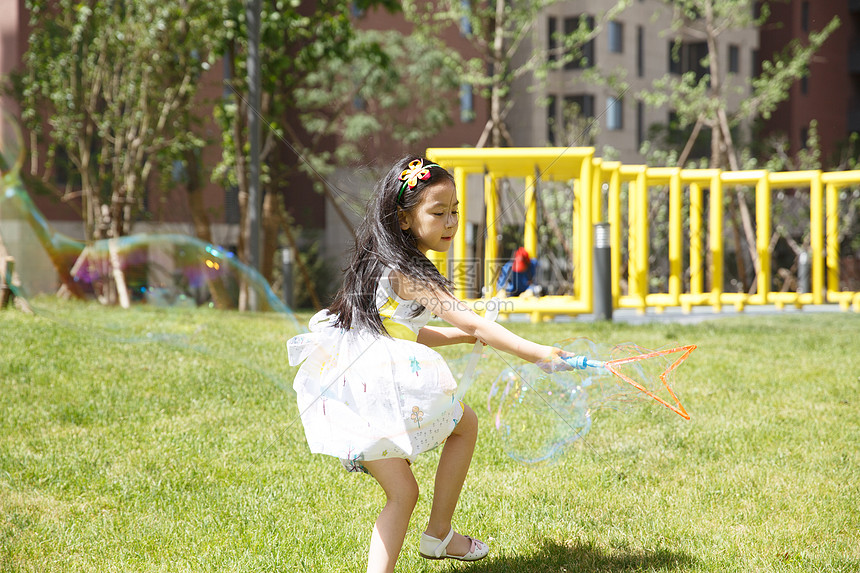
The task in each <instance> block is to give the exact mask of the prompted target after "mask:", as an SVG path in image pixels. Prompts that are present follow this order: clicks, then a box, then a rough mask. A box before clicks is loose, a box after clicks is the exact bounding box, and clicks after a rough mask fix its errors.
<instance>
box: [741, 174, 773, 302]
mask: <svg viewBox="0 0 860 573" xmlns="http://www.w3.org/2000/svg"><path fill="white" fill-rule="evenodd" d="M755 196H756V199H755V212H756V254H757V256H758V287H757V290H756V295H755V300H756V301H760V302H761V304H764V303H765V302H766V301H767V295H768V293H769V292H770V235H771V219H770V215H771V191H770V180H769V178H768V177H762V178H761V179H759V180H758V182H757V183H756V187H755ZM736 255H737V256H738V257H740V256H741V255H742V254H741V253H736Z"/></svg>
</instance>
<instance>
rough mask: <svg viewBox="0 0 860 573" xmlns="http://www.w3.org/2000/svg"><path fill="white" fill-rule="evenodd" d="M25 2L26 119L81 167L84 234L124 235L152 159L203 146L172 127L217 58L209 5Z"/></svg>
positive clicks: (144, 0)
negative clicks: (27, 16)
mask: <svg viewBox="0 0 860 573" xmlns="http://www.w3.org/2000/svg"><path fill="white" fill-rule="evenodd" d="M26 6H27V8H28V10H29V11H30V22H29V25H30V27H31V29H32V34H31V35H30V38H29V46H28V49H27V52H26V53H25V54H24V69H23V71H22V73H21V74H20V76H19V77H18V78H17V79H16V86H17V96H18V100H19V103H20V104H21V107H22V118H23V120H24V122H25V125H26V127H27V128H29V129H30V130H31V131H32V132H33V133H35V134H36V136H37V138H38V140H39V142H40V145H42V146H44V147H45V148H47V149H48V154H49V157H51V158H53V157H55V156H56V155H57V154H58V153H62V156H63V157H67V158H68V160H69V161H70V162H71V164H72V166H73V167H74V169H75V170H76V171H77V172H78V173H79V174H80V182H81V185H82V187H83V194H84V210H85V217H86V220H87V235H88V237H90V238H99V237H102V236H105V235H110V236H118V235H122V234H125V233H126V232H127V231H128V229H129V225H130V223H131V221H132V219H133V217H134V215H135V208H137V207H139V206H140V204H141V201H142V198H143V196H144V193H145V188H146V183H147V179H148V176H149V174H150V172H151V171H152V169H153V168H155V167H157V166H158V165H160V166H161V167H164V168H170V167H171V164H170V161H168V160H163V161H159V159H164V158H166V157H168V156H175V155H177V154H179V153H180V152H181V151H182V150H184V149H188V148H193V147H199V146H200V145H201V144H202V142H201V141H200V140H199V139H198V138H197V137H196V136H194V135H193V134H192V133H190V130H188V129H182V128H178V127H179V126H185V125H186V122H185V117H186V116H187V114H188V111H189V109H190V107H191V105H192V101H193V99H194V95H195V93H196V90H197V86H198V79H199V77H200V74H201V73H202V72H203V71H204V70H206V69H208V67H209V65H210V63H211V61H212V58H213V57H214V55H213V53H212V50H211V48H212V46H213V43H214V40H215V37H214V36H213V30H217V29H218V25H217V19H216V18H214V16H213V15H214V14H215V13H216V12H214V11H213V10H211V3H210V2H202V1H199V0H188V1H185V2H181V3H176V2H157V1H155V0H134V1H126V2H104V1H99V2H90V3H80V2H76V1H74V0H60V1H58V2H44V1H42V0H29V1H28V2H27V4H26ZM30 152H31V153H33V154H37V153H38V148H34V149H31V150H30ZM51 165H52V163H51V162H50V161H49V162H48V167H49V168H50V167H51ZM102 205H106V206H107V211H106V212H105V211H103V209H102Z"/></svg>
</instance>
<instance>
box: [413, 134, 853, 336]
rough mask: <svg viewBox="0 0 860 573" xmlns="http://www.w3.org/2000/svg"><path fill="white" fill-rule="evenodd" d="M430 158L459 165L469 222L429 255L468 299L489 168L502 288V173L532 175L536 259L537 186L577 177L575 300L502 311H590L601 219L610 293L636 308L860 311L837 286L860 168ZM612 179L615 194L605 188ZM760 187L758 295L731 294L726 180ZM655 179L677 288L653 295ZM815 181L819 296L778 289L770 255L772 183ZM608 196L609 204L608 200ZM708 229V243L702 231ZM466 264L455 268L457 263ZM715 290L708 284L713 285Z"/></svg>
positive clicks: (553, 154) (491, 222)
mask: <svg viewBox="0 0 860 573" xmlns="http://www.w3.org/2000/svg"><path fill="white" fill-rule="evenodd" d="M427 156H428V157H429V158H430V159H431V160H433V161H435V162H437V163H439V164H440V165H443V166H445V167H447V168H449V169H452V170H453V175H454V178H455V184H456V186H457V194H458V199H459V201H460V214H461V217H460V219H461V223H460V229H459V235H458V236H457V238H456V240H455V242H454V249H453V253H451V258H450V260H449V259H448V256H447V255H446V254H445V253H439V254H436V253H432V252H431V253H430V255H431V258H432V260H433V261H434V263H435V264H437V265H438V266H439V268H440V270H441V271H442V272H445V271H446V264H447V266H450V267H451V268H450V271H449V272H450V273H452V278H453V279H454V283H455V293H456V294H457V295H458V296H460V297H462V298H466V297H467V296H469V295H470V294H471V293H470V292H468V284H467V282H466V281H467V279H468V274H467V272H465V271H466V269H463V270H459V269H458V266H459V263H460V262H462V261H465V259H466V257H467V252H468V245H467V244H466V240H465V235H466V234H465V226H466V223H467V221H468V214H467V200H466V197H467V190H466V179H467V175H468V174H469V173H484V174H485V185H484V195H485V197H484V199H485V202H486V210H487V221H486V228H487V236H486V242H485V245H484V255H485V261H484V263H485V264H484V268H485V271H486V274H485V285H486V286H488V287H490V288H489V289H487V294H489V293H490V292H492V291H494V286H495V285H494V284H493V278H494V277H495V272H496V271H498V267H499V263H500V262H501V261H499V251H498V248H499V245H498V234H499V228H498V224H497V222H496V219H497V217H498V216H499V209H500V206H499V202H498V197H497V189H496V181H497V178H499V177H506V176H510V177H517V178H524V179H525V184H526V191H525V193H524V197H523V200H524V203H525V207H526V209H525V213H526V214H525V219H526V220H525V230H524V236H523V245H524V246H525V247H526V249H527V250H528V251H529V253H530V254H531V255H532V256H536V255H537V254H538V253H537V244H538V236H537V235H538V231H537V213H536V208H535V198H536V191H535V185H536V183H537V181H538V180H539V179H546V180H558V181H570V180H573V181H574V185H575V189H574V191H575V194H574V195H575V197H574V212H573V214H572V219H573V226H574V236H573V238H572V239H573V244H574V249H573V261H572V262H573V264H574V272H575V276H574V281H575V290H574V292H575V295H574V296H568V297H542V298H541V299H532V300H530V301H528V302H526V301H525V300H524V301H522V302H521V301H519V299H514V300H515V301H516V302H515V303H514V306H512V307H510V308H511V309H513V310H507V311H505V312H504V313H503V314H510V312H523V313H526V314H529V315H530V316H531V318H532V320H543V319H546V318H549V317H551V316H552V315H555V314H569V315H576V314H581V313H585V312H590V311H591V310H592V298H593V290H592V262H593V261H592V259H593V223H594V222H596V221H601V220H604V217H605V220H608V222H609V224H610V225H611V232H610V244H611V247H612V269H611V272H612V282H613V284H612V293H613V299H614V302H615V304H616V305H618V306H621V307H630V308H637V309H639V310H640V311H641V312H644V310H645V309H646V308H647V306H648V305H653V306H655V307H658V310H659V309H662V308H664V307H666V306H671V305H678V304H680V305H681V306H682V307H683V308H684V309H685V310H688V309H689V308H690V307H692V306H693V305H700V304H708V303H710V304H711V305H712V306H713V307H714V310H715V311H719V310H720V309H721V306H722V305H723V304H733V305H734V306H735V307H736V308H738V309H739V310H741V309H743V308H744V306H745V305H747V304H774V305H776V306H777V307H778V308H782V307H784V306H785V305H789V304H794V305H796V306H801V305H804V304H811V303H813V302H814V303H819V304H820V303H823V302H834V303H838V304H839V305H840V307H842V308H843V309H846V310H847V309H848V308H849V306H853V308H854V310H856V311H860V293H855V292H841V291H839V288H840V284H839V244H838V232H839V213H838V209H839V200H838V198H839V192H840V189H841V188H842V187H844V186H850V185H857V184H860V171H846V172H835V173H821V172H818V171H797V172H783V173H769V172H767V171H765V170H755V171H741V172H722V171H719V170H713V169H685V170H679V169H677V168H669V167H665V168H646V167H644V166H631V165H621V164H620V163H618V162H609V161H603V160H602V159H600V158H594V149H593V148H571V149H567V148H527V149H512V148H506V149H462V148H456V149H430V150H428V151H427ZM624 182H626V183H628V186H629V198H628V208H627V211H628V215H627V217H628V221H627V230H628V237H627V241H628V250H629V253H628V255H629V257H628V273H627V274H628V277H627V278H628V291H627V293H626V294H622V293H621V292H620V286H619V285H620V281H621V278H622V273H621V268H620V265H621V255H622V253H621V244H622V243H621V242H622V240H624V237H623V234H622V233H623V230H624V225H623V221H622V209H621V205H620V197H621V185H622V183H624ZM605 183H608V193H607V194H606V196H604V194H603V185H604V184H605ZM726 184H730V185H748V186H752V185H755V188H756V224H757V225H756V226H757V229H756V251H757V259H758V260H757V263H758V271H759V273H758V277H757V284H756V287H757V293H756V294H755V295H754V296H748V295H746V294H744V293H725V292H723V273H724V257H725V254H724V249H723V221H724V212H723V206H722V202H723V185H726ZM653 185H668V186H669V237H668V239H669V269H670V270H669V285H668V289H667V291H668V292H664V293H653V294H651V293H650V292H649V271H648V269H649V264H648V256H649V230H648V227H649V221H648V202H649V190H650V187H651V186H653ZM684 185H688V186H689V190H690V199H689V206H690V218H689V221H690V223H689V225H690V228H689V232H690V236H689V239H688V242H689V253H690V255H689V263H690V288H689V290H690V292H682V291H683V290H684V286H683V269H684V263H685V261H684V256H683V253H684V247H683V245H684V240H687V238H686V237H685V236H684V232H683V221H682V213H683V205H684V197H683V194H684V188H683V186H684ZM805 185H809V187H810V205H811V207H810V228H809V232H810V244H811V251H812V253H811V254H812V288H811V289H810V290H811V291H812V292H811V293H804V294H797V293H774V292H770V289H771V274H772V256H771V253H770V252H769V247H770V239H771V237H770V235H771V233H772V225H773V221H772V214H771V207H772V201H773V199H772V192H773V190H774V189H779V188H791V187H802V186H805ZM706 187H707V188H709V189H710V193H709V195H710V200H709V218H708V221H707V227H705V222H704V221H703V214H702V213H703V210H704V207H705V205H704V194H703V190H704V189H705V188H706ZM604 202H605V203H606V207H605V208H604V206H603V203H604ZM705 233H707V234H708V240H707V245H705V240H704V235H705ZM455 262H456V263H458V266H451V264H452V263H455ZM706 265H707V268H708V274H709V276H710V285H705V276H706V273H705V272H704V267H705V266H706ZM706 288H708V290H706Z"/></svg>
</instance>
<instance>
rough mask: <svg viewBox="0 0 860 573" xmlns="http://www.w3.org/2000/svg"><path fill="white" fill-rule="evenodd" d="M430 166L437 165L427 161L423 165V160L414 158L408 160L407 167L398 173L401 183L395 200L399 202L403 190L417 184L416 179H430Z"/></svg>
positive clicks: (412, 187)
mask: <svg viewBox="0 0 860 573" xmlns="http://www.w3.org/2000/svg"><path fill="white" fill-rule="evenodd" d="M431 167H439V166H438V165H436V164H435V163H428V164H427V165H424V162H423V161H422V160H421V159H415V160H413V161H410V162H409V167H408V168H406V169H404V170H403V172H402V173H401V174H400V177H399V179H400V180H401V181H403V185H401V186H400V192H398V193H397V202H398V203H399V202H400V198H401V197H402V196H403V192H404V191H406V187H409V188H410V189H414V188H415V186H416V185H418V180H419V179H421V180H422V181H424V180H427V179H430V168H431Z"/></svg>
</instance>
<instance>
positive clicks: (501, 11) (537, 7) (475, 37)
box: [403, 0, 630, 147]
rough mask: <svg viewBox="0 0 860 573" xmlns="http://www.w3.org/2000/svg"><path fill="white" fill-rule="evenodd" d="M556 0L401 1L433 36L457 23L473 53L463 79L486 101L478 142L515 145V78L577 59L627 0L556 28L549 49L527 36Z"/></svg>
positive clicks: (540, 76) (540, 74)
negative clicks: (511, 122)
mask: <svg viewBox="0 0 860 573" xmlns="http://www.w3.org/2000/svg"><path fill="white" fill-rule="evenodd" d="M559 2H560V0H541V1H539V2H535V1H528V0H508V1H505V2H494V1H489V0H477V1H470V2H463V1H461V0H441V1H440V2H434V3H428V2H417V1H414V0H408V1H406V2H404V3H403V5H404V13H405V14H406V15H407V17H409V18H410V19H411V20H412V22H413V23H414V24H415V26H416V29H419V30H423V31H424V33H427V34H435V35H437V36H438V35H441V34H442V33H443V32H444V31H450V30H451V29H452V28H453V29H459V30H460V32H461V34H462V35H463V36H464V37H465V38H466V40H467V41H468V42H469V43H470V45H471V47H472V49H473V51H474V53H476V54H477V55H476V56H473V57H469V58H467V59H466V60H465V61H463V62H462V64H461V66H460V74H461V78H462V82H464V83H466V84H468V85H470V86H473V87H474V88H476V90H477V91H478V93H479V94H480V95H482V96H483V97H484V98H486V99H487V100H488V101H489V102H490V105H489V108H490V109H489V114H490V117H489V118H488V123H487V128H486V130H485V133H484V135H483V136H482V138H481V140H480V141H479V142H478V146H479V147H481V146H483V145H484V144H485V143H486V144H488V145H490V146H492V147H500V146H502V144H503V143H504V144H507V145H514V142H513V140H512V139H511V136H510V134H509V133H508V130H507V127H506V119H505V118H506V116H507V114H508V112H509V111H510V109H511V107H512V105H513V102H512V101H511V100H510V97H511V90H512V87H513V84H514V82H515V81H516V80H517V79H519V78H523V77H528V76H529V75H531V76H533V77H534V78H535V79H537V80H538V81H540V82H544V81H546V78H547V74H548V73H549V72H550V71H552V70H561V69H563V68H564V67H565V66H566V65H567V64H570V63H572V62H580V61H582V60H583V58H584V52H583V46H584V45H585V44H587V43H588V41H589V40H591V39H593V38H594V37H595V36H596V35H597V33H598V32H599V30H600V27H601V21H603V20H609V19H611V18H612V17H613V16H614V15H615V14H618V13H619V12H620V11H621V10H623V9H624V8H625V7H626V6H627V4H629V2H630V0H618V1H617V2H614V3H612V4H611V5H610V7H609V8H608V9H607V10H606V11H605V13H604V14H603V15H602V19H603V20H601V21H598V22H595V21H593V20H589V18H588V17H587V16H586V15H583V16H582V17H581V18H580V21H579V26H578V27H577V28H576V29H574V30H571V31H569V32H568V33H563V32H556V34H555V36H554V37H553V38H552V40H553V42H554V43H555V46H556V47H555V48H553V49H550V48H549V47H544V46H537V45H534V43H533V41H532V39H533V37H534V28H535V24H536V21H537V18H538V16H540V15H543V14H545V13H546V11H547V9H549V8H551V7H552V6H553V5H555V4H558V3H559ZM524 46H527V47H525V48H524ZM523 48H524V49H523Z"/></svg>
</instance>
